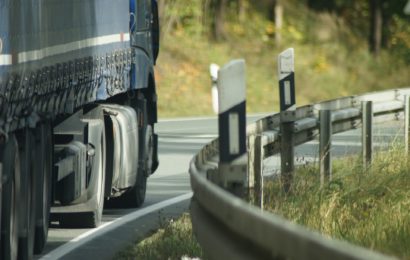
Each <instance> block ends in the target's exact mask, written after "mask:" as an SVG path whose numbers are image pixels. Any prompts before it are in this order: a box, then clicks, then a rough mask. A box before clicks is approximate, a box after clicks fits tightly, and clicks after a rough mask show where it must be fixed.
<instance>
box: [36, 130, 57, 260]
mask: <svg viewBox="0 0 410 260" xmlns="http://www.w3.org/2000/svg"><path fill="white" fill-rule="evenodd" d="M35 151H36V162H37V163H36V167H35V169H36V171H37V172H36V174H35V175H36V176H37V178H36V186H37V187H38V189H37V198H38V199H37V201H36V208H37V209H38V210H37V214H36V228H35V239H34V253H35V254H40V253H41V252H42V251H43V249H44V246H45V244H46V242H47V237H48V228H49V222H50V207H51V183H52V166H53V161H52V160H53V159H52V154H53V142H52V130H51V125H50V124H49V123H42V124H40V125H39V126H38V128H37V131H36V147H35Z"/></svg>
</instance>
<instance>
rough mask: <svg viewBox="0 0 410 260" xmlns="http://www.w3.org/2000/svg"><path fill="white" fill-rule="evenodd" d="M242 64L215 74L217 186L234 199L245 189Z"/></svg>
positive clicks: (229, 65) (244, 108)
mask: <svg viewBox="0 0 410 260" xmlns="http://www.w3.org/2000/svg"><path fill="white" fill-rule="evenodd" d="M245 82H246V81H245V61H244V60H234V61H231V62H230V63H228V64H227V65H225V66H224V67H223V68H222V69H220V70H219V71H218V80H217V83H218V101H219V102H218V103H219V105H218V109H219V119H218V121H219V173H218V178H217V179H218V184H219V185H221V186H222V187H224V188H226V189H228V190H230V191H231V192H233V193H235V194H237V195H244V194H243V193H244V192H245V187H246V186H247V179H248V176H247V163H248V158H247V154H246V99H245V95H246V84H245Z"/></svg>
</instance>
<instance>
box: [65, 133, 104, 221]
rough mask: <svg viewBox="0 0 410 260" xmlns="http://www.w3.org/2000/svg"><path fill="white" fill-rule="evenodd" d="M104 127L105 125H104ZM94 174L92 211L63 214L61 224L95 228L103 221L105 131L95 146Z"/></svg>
mask: <svg viewBox="0 0 410 260" xmlns="http://www.w3.org/2000/svg"><path fill="white" fill-rule="evenodd" d="M103 128H104V127H103ZM91 171H92V176H96V177H97V180H96V182H95V185H94V187H90V188H92V189H93V190H92V192H91V194H94V195H93V196H94V199H92V201H91V203H90V204H92V205H91V207H90V210H91V211H90V212H80V213H68V214H63V215H62V216H61V218H60V226H61V227H64V228H95V227H98V226H99V225H100V223H101V219H102V212H103V208H104V190H105V131H104V129H103V130H102V132H101V136H100V143H99V144H98V145H96V146H95V154H94V160H93V163H92V170H91Z"/></svg>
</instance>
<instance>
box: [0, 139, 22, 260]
mask: <svg viewBox="0 0 410 260" xmlns="http://www.w3.org/2000/svg"><path fill="white" fill-rule="evenodd" d="M0 160H1V162H2V164H3V178H5V177H6V178H7V181H6V182H5V183H3V187H2V189H3V190H2V210H1V223H0V226H1V238H0V241H1V244H0V259H4V260H14V259H17V253H18V223H19V217H18V213H19V212H18V207H17V202H18V201H19V193H20V185H19V183H20V158H19V152H18V149H17V141H16V139H15V137H14V136H13V135H10V137H9V140H8V141H7V143H6V144H5V147H4V150H3V154H2V155H1V158H0Z"/></svg>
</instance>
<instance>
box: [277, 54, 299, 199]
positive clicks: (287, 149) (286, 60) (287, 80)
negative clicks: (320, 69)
mask: <svg viewBox="0 0 410 260" xmlns="http://www.w3.org/2000/svg"><path fill="white" fill-rule="evenodd" d="M278 72H279V96H280V111H281V115H280V120H281V124H280V133H281V142H280V143H281V154H280V157H281V177H282V182H283V187H284V190H285V192H288V191H289V189H290V186H291V182H292V178H293V172H294V170H295V163H294V157H295V148H294V143H295V141H294V139H295V138H294V134H293V132H294V122H295V119H296V114H295V110H296V99H295V65H294V50H293V48H290V49H287V50H285V51H284V52H282V53H281V54H280V55H279V58H278Z"/></svg>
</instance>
